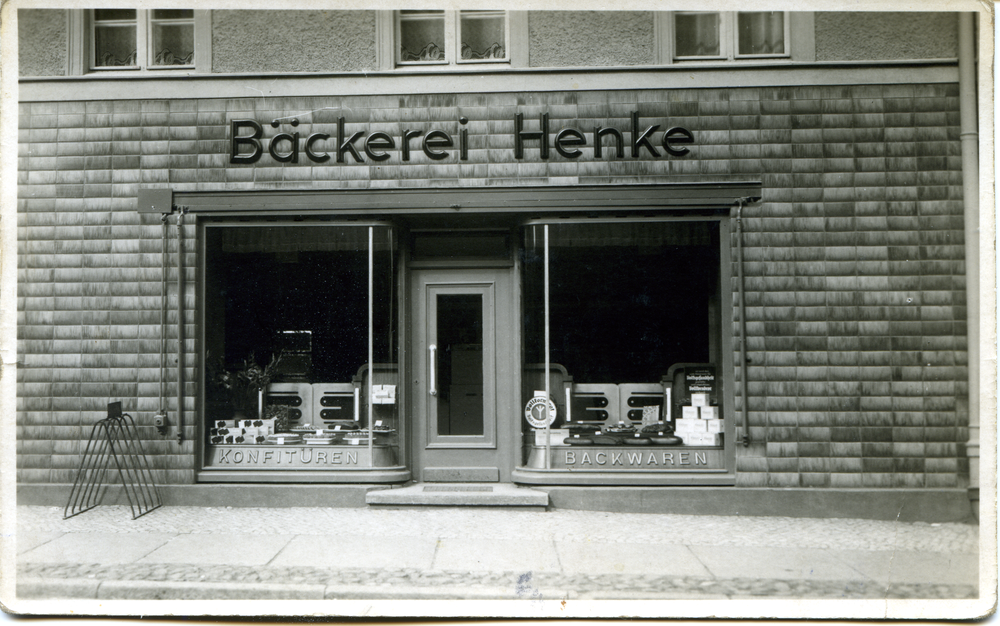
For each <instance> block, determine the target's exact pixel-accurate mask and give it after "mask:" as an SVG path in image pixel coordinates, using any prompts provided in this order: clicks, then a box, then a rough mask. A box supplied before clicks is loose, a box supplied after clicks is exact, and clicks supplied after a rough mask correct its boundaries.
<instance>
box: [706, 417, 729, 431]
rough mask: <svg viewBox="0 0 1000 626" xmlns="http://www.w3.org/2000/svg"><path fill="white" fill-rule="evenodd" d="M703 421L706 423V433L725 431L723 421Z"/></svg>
mask: <svg viewBox="0 0 1000 626" xmlns="http://www.w3.org/2000/svg"><path fill="white" fill-rule="evenodd" d="M701 421H702V422H705V432H708V433H721V432H722V431H723V429H724V424H723V422H722V420H713V419H703V420H701Z"/></svg>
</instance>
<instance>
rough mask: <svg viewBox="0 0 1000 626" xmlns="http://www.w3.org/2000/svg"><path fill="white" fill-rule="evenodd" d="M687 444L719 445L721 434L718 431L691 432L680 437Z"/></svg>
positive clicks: (720, 443)
mask: <svg viewBox="0 0 1000 626" xmlns="http://www.w3.org/2000/svg"><path fill="white" fill-rule="evenodd" d="M682 438H683V439H684V443H686V444H687V445H689V446H719V445H722V435H720V434H718V433H691V434H689V435H687V436H686V437H682Z"/></svg>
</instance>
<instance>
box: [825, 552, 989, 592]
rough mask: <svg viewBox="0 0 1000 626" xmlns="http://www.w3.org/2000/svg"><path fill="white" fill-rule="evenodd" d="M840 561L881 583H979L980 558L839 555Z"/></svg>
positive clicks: (929, 554)
mask: <svg viewBox="0 0 1000 626" xmlns="http://www.w3.org/2000/svg"><path fill="white" fill-rule="evenodd" d="M835 554H836V556H837V558H838V559H840V560H841V561H843V562H844V563H846V564H847V565H849V566H851V567H852V568H854V569H856V570H857V571H859V572H861V573H862V574H863V575H864V576H865V577H867V578H869V579H871V580H873V581H874V582H877V583H884V584H887V585H888V584H897V583H929V584H947V585H975V584H978V582H979V556H978V555H976V554H966V553H957V554H944V553H940V552H906V551H893V552H889V551H886V552H861V551H854V550H844V551H837V552H836V553H835Z"/></svg>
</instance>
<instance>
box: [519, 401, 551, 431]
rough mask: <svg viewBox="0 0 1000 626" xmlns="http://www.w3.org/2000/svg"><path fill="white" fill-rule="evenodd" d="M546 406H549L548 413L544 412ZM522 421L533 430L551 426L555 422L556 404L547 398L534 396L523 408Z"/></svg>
mask: <svg viewBox="0 0 1000 626" xmlns="http://www.w3.org/2000/svg"><path fill="white" fill-rule="evenodd" d="M546 404H548V406H549V410H548V411H546V410H545V405H546ZM546 413H548V415H546ZM524 419H526V420H528V423H529V424H531V426H532V427H534V428H545V427H546V426H551V425H552V422H554V421H556V403H555V402H553V401H552V400H551V399H549V398H545V397H539V396H535V397H534V398H532V399H531V400H528V404H526V405H525V407H524Z"/></svg>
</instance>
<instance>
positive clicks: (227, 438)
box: [222, 428, 243, 444]
mask: <svg viewBox="0 0 1000 626" xmlns="http://www.w3.org/2000/svg"><path fill="white" fill-rule="evenodd" d="M237 439H241V440H242V439H243V429H242V428H230V429H229V434H228V435H224V436H223V439H222V443H230V444H233V443H243V442H242V441H236V440H237Z"/></svg>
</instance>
